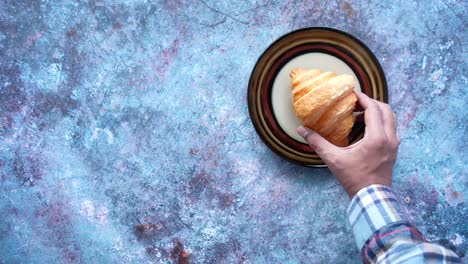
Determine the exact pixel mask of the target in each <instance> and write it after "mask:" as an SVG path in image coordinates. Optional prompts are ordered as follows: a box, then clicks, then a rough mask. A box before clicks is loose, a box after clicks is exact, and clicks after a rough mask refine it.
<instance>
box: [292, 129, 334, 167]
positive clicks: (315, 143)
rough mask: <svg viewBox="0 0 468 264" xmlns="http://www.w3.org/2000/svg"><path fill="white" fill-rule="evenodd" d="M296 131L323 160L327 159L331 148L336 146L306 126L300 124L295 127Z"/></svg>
mask: <svg viewBox="0 0 468 264" xmlns="http://www.w3.org/2000/svg"><path fill="white" fill-rule="evenodd" d="M297 133H298V134H299V135H301V137H303V138H304V139H305V140H306V141H307V143H309V146H310V147H311V148H312V149H314V151H315V152H317V154H318V155H319V156H320V158H322V159H323V160H324V161H325V162H326V159H327V157H326V156H327V153H330V152H332V151H331V150H334V149H335V148H337V147H336V146H335V145H333V144H332V143H330V142H328V140H326V139H325V138H323V137H322V136H321V135H320V134H319V133H317V132H315V131H313V130H311V129H309V128H307V127H303V126H300V127H299V128H298V129H297Z"/></svg>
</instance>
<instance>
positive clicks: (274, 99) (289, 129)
mask: <svg viewBox="0 0 468 264" xmlns="http://www.w3.org/2000/svg"><path fill="white" fill-rule="evenodd" d="M299 67H300V68H304V69H321V70H323V71H331V72H335V73H336V74H350V75H353V76H354V77H355V78H356V80H358V79H357V77H356V74H354V72H353V70H352V69H351V68H350V67H349V66H348V65H347V64H346V63H345V62H343V61H342V60H340V59H338V58H336V57H334V56H332V55H329V54H326V53H321V52H311V53H305V54H302V55H299V56H297V57H295V58H294V59H292V60H290V61H289V62H288V63H286V64H285V65H284V66H283V68H281V70H280V71H279V73H278V75H276V77H275V80H274V82H273V87H272V91H271V104H272V107H273V114H274V115H275V117H276V120H277V121H278V124H279V125H280V127H281V128H282V129H283V130H284V132H286V134H288V135H289V136H290V137H292V138H294V139H295V140H297V141H299V142H302V143H306V142H305V141H304V139H303V138H302V137H301V136H299V134H297V132H296V130H297V128H298V127H299V126H300V125H301V121H300V120H299V118H297V117H296V114H295V113H294V109H293V105H292V95H291V78H290V77H289V73H290V72H291V70H292V69H294V68H299ZM355 90H356V91H361V86H360V85H359V82H357V86H356V88H355Z"/></svg>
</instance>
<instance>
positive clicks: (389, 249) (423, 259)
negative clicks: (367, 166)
mask: <svg viewBox="0 0 468 264" xmlns="http://www.w3.org/2000/svg"><path fill="white" fill-rule="evenodd" d="M347 215H348V221H349V224H350V225H351V229H352V230H353V233H354V238H355V240H356V244H357V247H358V249H359V250H361V257H362V261H363V262H364V263H460V259H459V258H458V256H457V255H456V254H455V253H453V252H452V251H450V250H449V249H446V248H444V247H442V246H440V245H437V244H433V243H430V242H428V241H427V240H425V239H424V237H423V236H422V234H421V233H420V232H419V230H418V229H417V228H416V227H415V226H414V225H413V224H412V220H411V218H410V216H409V214H408V213H407V211H406V208H405V207H404V206H403V205H402V204H401V203H400V202H399V201H398V200H397V198H396V197H395V195H394V194H393V192H392V191H391V189H390V188H388V187H387V186H384V185H377V184H376V185H370V186H368V187H365V188H363V189H361V190H360V191H359V192H358V193H357V194H356V195H355V196H354V197H353V199H352V200H351V204H350V205H349V207H348V211H347Z"/></svg>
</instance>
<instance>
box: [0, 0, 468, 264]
mask: <svg viewBox="0 0 468 264" xmlns="http://www.w3.org/2000/svg"><path fill="white" fill-rule="evenodd" d="M365 2H367V1H362V2H358V1H356V2H347V1H323V2H322V1H308V2H304V3H303V2H301V1H254V0H252V1H248V2H247V1H246V2H243V1H231V3H229V2H227V1H208V0H198V1H189V0H186V1H177V0H175V1H159V2H151V1H146V0H133V1H123V0H90V1H76V2H74V1H62V0H50V1H49V0H42V1H16V0H8V1H5V0H3V1H1V3H0V30H1V31H0V32H1V33H0V71H1V72H0V78H1V80H0V100H1V101H0V102H1V105H0V217H1V218H0V262H1V263H33V262H34V263H57V262H63V263H79V262H82V263H117V262H123V263H150V262H155V263H171V262H179V263H184V262H186V260H187V258H190V261H191V262H194V263H202V262H203V263H358V262H359V261H360V258H359V254H358V250H357V249H356V247H355V245H354V241H353V237H352V234H351V232H350V230H349V228H347V227H346V222H345V209H346V207H347V205H348V198H347V196H346V194H345V193H344V192H343V191H342V189H341V187H340V186H339V185H338V183H337V181H336V180H335V179H334V178H333V176H332V175H331V174H330V172H329V171H328V170H326V169H307V168H303V167H299V166H296V165H293V164H291V163H288V162H286V161H284V160H282V159H281V158H279V157H278V156H276V155H275V154H273V153H272V152H271V151H270V150H269V149H268V148H267V147H266V146H265V145H264V144H263V143H262V142H261V140H260V139H259V138H258V136H257V135H256V133H255V131H254V128H253V127H252V125H251V122H250V119H249V116H248V110H247V105H246V89H247V83H248V79H249V76H250V72H251V70H252V68H253V66H254V64H255V62H256V60H257V58H258V56H259V55H260V54H261V53H262V52H263V51H264V49H265V48H267V47H268V45H269V44H270V43H271V42H273V41H274V40H275V39H277V38H278V37H280V36H281V35H283V34H285V33H288V32H290V31H291V30H294V29H298V28H302V27H309V26H329V27H335V28H337V29H341V30H344V31H347V32H349V33H351V34H353V35H355V36H356V37H358V38H360V39H361V40H362V41H364V42H365V43H366V44H367V45H368V46H369V47H370V48H371V49H372V50H373V51H374V52H375V54H376V56H377V57H378V59H379V60H380V62H381V64H382V66H383V68H384V70H385V72H386V76H387V80H388V86H389V97H390V104H391V105H392V106H393V108H394V110H395V111H396V113H397V115H398V118H399V124H398V125H399V128H398V130H399V133H400V137H401V139H402V143H401V147H400V151H399V157H398V161H397V164H396V168H395V174H394V189H395V190H396V192H397V193H398V195H399V196H400V197H401V199H402V200H404V202H405V203H406V204H407V205H408V208H409V210H410V212H411V213H412V215H413V216H414V221H415V222H416V224H417V225H418V226H419V227H420V228H421V230H422V232H423V233H424V234H425V235H426V236H427V238H428V239H430V240H433V241H435V240H437V241H439V242H440V243H442V244H444V245H446V246H449V247H452V248H453V249H454V250H455V251H456V252H457V253H458V254H459V255H462V256H463V255H464V254H466V252H467V249H468V241H467V240H468V226H467V219H468V210H467V202H468V200H467V199H468V198H467V197H468V180H467V164H468V160H467V156H468V152H467V147H468V146H467V141H468V137H467V135H468V131H467V126H468V122H467V121H468V111H467V105H468V95H467V91H468V86H467V85H468V79H467V75H466V73H467V58H468V54H467V47H468V39H467V38H468V37H467V34H466V28H467V26H468V24H467V20H468V18H467V13H468V6H467V2H466V1H462V0H459V1H456V0H440V1H421V2H418V1H389V0H384V1H376V2H377V3H365ZM188 256H189V257H188Z"/></svg>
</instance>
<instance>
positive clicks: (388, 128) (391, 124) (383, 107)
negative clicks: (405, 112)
mask: <svg viewBox="0 0 468 264" xmlns="http://www.w3.org/2000/svg"><path fill="white" fill-rule="evenodd" d="M377 104H378V106H379V108H380V111H381V112H382V121H383V128H384V131H385V134H386V135H387V138H388V139H389V140H390V141H391V142H393V143H396V142H397V135H396V119H395V114H394V113H393V111H392V109H391V108H390V106H389V105H388V104H386V103H382V102H378V103H377Z"/></svg>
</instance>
